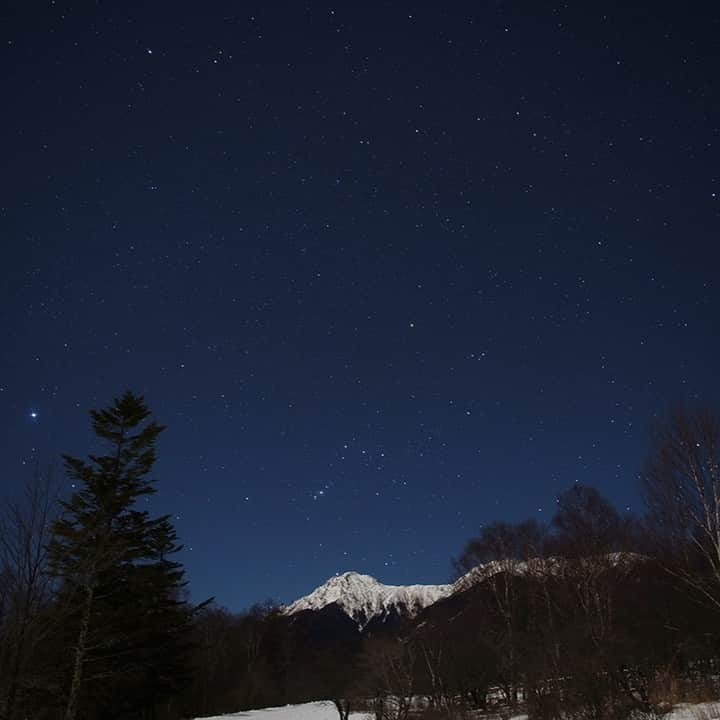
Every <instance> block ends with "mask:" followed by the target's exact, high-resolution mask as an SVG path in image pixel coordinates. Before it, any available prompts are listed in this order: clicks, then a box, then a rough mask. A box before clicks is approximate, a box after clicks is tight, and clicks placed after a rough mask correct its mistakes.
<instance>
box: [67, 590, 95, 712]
mask: <svg viewBox="0 0 720 720" xmlns="http://www.w3.org/2000/svg"><path fill="white" fill-rule="evenodd" d="M94 595H95V589H94V587H93V586H92V585H88V586H86V587H85V607H83V614H82V618H81V620H80V631H79V632H78V639H77V645H76V646H75V662H74V664H73V676H72V682H71V683H70V691H69V692H68V701H67V706H66V707H65V718H64V720H75V717H76V715H77V709H78V700H79V698H80V684H81V683H82V676H83V663H84V662H85V653H86V646H87V636H88V631H89V629H90V616H91V613H92V606H93V598H94Z"/></svg>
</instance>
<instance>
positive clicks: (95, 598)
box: [0, 392, 720, 720]
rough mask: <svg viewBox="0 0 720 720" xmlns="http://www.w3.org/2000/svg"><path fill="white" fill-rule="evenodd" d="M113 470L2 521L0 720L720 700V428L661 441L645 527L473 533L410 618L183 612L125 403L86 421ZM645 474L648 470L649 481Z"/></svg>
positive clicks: (589, 511)
mask: <svg viewBox="0 0 720 720" xmlns="http://www.w3.org/2000/svg"><path fill="white" fill-rule="evenodd" d="M91 422H92V430H93V433H94V435H95V439H96V442H95V443H94V444H93V445H92V447H93V448H96V447H97V446H98V444H101V445H102V446H103V448H104V449H103V450H102V453H103V454H89V455H88V457H87V458H86V459H80V458H75V457H69V456H67V457H65V458H64V464H65V472H66V473H67V476H68V477H69V478H70V479H71V480H72V481H73V485H74V492H73V493H72V494H71V495H69V496H68V497H58V495H57V491H56V487H55V485H54V484H53V481H52V477H51V476H50V474H48V473H45V472H42V471H40V469H38V470H37V471H36V472H35V473H34V474H33V476H32V477H30V478H28V480H27V483H26V487H25V491H24V493H23V494H22V495H21V496H20V497H15V498H7V499H6V502H5V503H4V506H3V514H2V521H1V524H0V720H21V719H23V720H24V719H28V720H29V719H33V720H35V719H36V720H61V719H62V720H93V719H94V718H98V720H99V719H100V718H102V720H114V719H116V718H117V719H121V718H123V719H124V718H127V719H128V720H130V719H138V720H141V719H142V720H172V719H175V718H193V717H201V716H204V715H213V714H219V713H225V712H227V713H230V712H237V711H240V710H243V709H248V708H259V707H268V706H275V705H283V704H287V703H296V702H305V701H309V700H317V699H328V700H333V701H334V702H335V705H336V707H337V711H338V717H339V718H340V719H341V720H347V718H348V716H349V713H350V712H351V711H355V710H365V711H368V712H371V713H374V715H375V717H376V718H377V720H405V719H406V718H407V719H410V718H421V717H422V718H427V719H428V720H430V719H431V718H435V719H436V720H440V719H441V718H476V717H499V716H502V715H503V713H506V712H510V711H516V710H517V711H522V712H525V713H527V715H528V716H529V718H531V719H533V720H551V719H553V718H568V719H569V718H578V719H581V718H582V719H585V718H587V719H588V720H590V719H592V720H610V719H616V720H621V719H623V718H655V717H660V716H662V715H663V714H664V713H666V712H667V711H669V710H670V709H671V708H672V707H673V706H674V705H675V704H677V703H679V702H683V701H701V700H706V699H717V697H718V693H719V691H720V688H719V687H718V684H719V682H720V681H719V680H718V658H719V657H720V469H719V463H720V419H719V418H718V416H717V414H715V413H714V412H713V410H712V409H708V408H704V407H700V406H698V407H684V408H677V409H676V410H674V411H673V412H672V413H670V414H669V415H668V417H667V418H666V419H665V421H664V422H662V423H660V424H658V425H657V426H656V427H654V428H653V430H652V441H651V450H650V453H649V456H648V458H647V459H646V461H645V463H644V465H643V466H642V472H641V474H640V483H641V492H642V497H643V499H644V502H645V506H644V508H643V512H642V513H641V514H628V513H623V512H620V511H618V510H617V509H616V508H615V507H614V506H613V505H612V504H611V503H610V502H609V501H608V500H607V499H606V498H604V497H603V495H602V494H601V493H600V492H599V491H598V490H597V489H595V488H593V487H590V486H586V485H582V484H575V485H573V486H572V487H570V488H568V489H567V490H565V491H564V492H562V493H561V494H560V495H559V496H558V498H557V504H556V508H555V513H554V516H553V517H552V520H551V521H550V522H549V523H548V524H546V525H544V524H541V523H539V522H537V521H536V520H534V519H531V520H527V521H523V522H518V523H509V522H504V521H498V522H495V523H492V524H489V525H485V526H484V527H482V528H480V529H479V530H478V532H477V534H476V535H475V536H474V537H471V538H469V539H468V540H467V542H466V543H465V546H464V547H463V548H460V549H459V552H458V555H457V557H456V558H455V559H454V560H452V566H453V568H454V572H455V578H456V579H458V582H460V583H461V586H459V587H458V591H457V592H455V593H453V594H452V595H451V596H450V597H448V598H446V599H444V600H441V601H438V602H437V603H434V604H433V605H431V606H429V607H427V608H426V609H425V610H424V611H423V612H421V613H420V614H419V615H417V616H416V617H412V618H410V617H408V618H404V617H396V618H393V619H392V621H391V622H386V623H382V624H375V625H368V626H367V627H365V628H364V629H362V631H361V630H359V629H358V627H357V626H356V625H355V624H354V623H353V622H352V621H350V619H349V618H347V616H344V615H342V613H333V611H332V608H330V609H329V610H328V611H327V612H325V613H312V612H308V613H300V614H298V615H296V616H287V615H284V614H283V613H282V611H281V608H279V607H274V606H273V605H272V604H265V605H257V606H254V607H252V608H249V609H248V610H246V611H244V612H241V613H233V612H230V611H228V610H226V609H224V608H223V607H222V606H220V605H219V604H217V603H215V602H214V601H211V600H208V601H206V602H203V603H200V604H193V603H191V602H190V600H189V593H188V588H187V583H186V580H185V576H184V570H183V567H182V564H181V563H180V562H178V561H177V560H176V557H177V555H176V553H177V551H178V549H179V548H180V544H179V540H178V538H177V535H176V532H175V529H174V528H173V525H172V523H171V520H170V517H169V516H168V515H160V516H157V517H154V516H152V515H151V514H150V513H149V512H148V511H147V510H145V509H143V508H144V504H141V502H140V501H141V500H143V499H144V498H145V497H146V496H149V495H151V494H153V493H154V492H155V487H154V485H153V481H152V480H151V478H150V473H151V470H152V467H153V464H154V462H155V460H156V441H157V438H158V436H159V435H160V434H161V433H162V432H163V430H164V428H163V427H162V426H161V425H159V424H158V423H157V422H155V420H153V419H152V415H151V412H150V409H149V408H148V407H147V405H146V403H145V401H144V399H143V398H142V397H139V396H137V395H134V394H132V393H130V392H128V393H125V394H124V395H122V396H121V397H119V398H118V399H116V400H115V401H114V402H113V403H112V404H111V405H110V406H109V407H107V408H105V409H102V410H97V411H93V412H92V413H91ZM641 462H642V458H639V459H638V464H639V465H640V464H641Z"/></svg>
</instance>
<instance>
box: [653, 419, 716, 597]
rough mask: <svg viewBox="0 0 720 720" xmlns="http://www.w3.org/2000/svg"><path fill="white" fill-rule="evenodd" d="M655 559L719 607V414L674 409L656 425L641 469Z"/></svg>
mask: <svg viewBox="0 0 720 720" xmlns="http://www.w3.org/2000/svg"><path fill="white" fill-rule="evenodd" d="M642 484H643V490H644V494H645V498H646V501H647V505H648V511H649V527H651V528H652V529H653V531H654V536H655V539H656V541H657V545H656V551H657V552H656V553H655V554H656V557H657V559H658V560H659V561H660V562H661V563H662V565H663V567H665V569H666V570H668V571H669V572H671V573H672V574H673V575H674V576H675V577H676V578H678V579H680V580H682V581H683V583H684V584H685V585H686V586H687V587H689V588H692V589H693V590H695V591H696V592H697V593H698V594H699V595H700V596H702V597H703V598H704V599H705V600H706V601H708V602H710V603H711V604H712V605H714V606H715V607H716V608H717V609H719V610H720V418H719V417H718V416H717V414H715V413H714V412H713V411H712V410H711V409H710V408H707V407H696V408H691V409H688V408H684V407H679V408H677V409H675V410H674V411H673V412H672V414H671V416H670V418H669V420H668V421H667V422H666V423H664V424H662V425H659V426H658V427H656V428H655V430H654V433H653V438H652V449H651V454H650V457H649V459H648V460H647V462H646V464H645V468H644V470H643V473H642Z"/></svg>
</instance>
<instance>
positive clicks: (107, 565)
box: [49, 392, 191, 720]
mask: <svg viewBox="0 0 720 720" xmlns="http://www.w3.org/2000/svg"><path fill="white" fill-rule="evenodd" d="M90 414H91V418H92V427H93V430H94V432H95V435H96V436H97V438H98V439H99V441H100V442H101V444H102V445H104V446H105V448H106V450H105V451H104V452H105V454H97V455H95V454H92V455H89V457H88V460H81V459H78V458H74V457H70V456H65V458H64V460H65V466H66V471H67V474H68V476H69V477H70V478H71V479H72V480H73V481H74V483H75V485H76V487H77V489H76V491H75V493H74V494H73V495H72V497H71V498H70V499H69V501H66V502H63V503H62V507H63V511H64V512H63V514H62V516H61V517H60V518H59V519H58V520H57V521H56V522H55V523H54V525H53V528H52V540H51V542H50V545H49V557H50V565H51V569H52V572H53V574H54V575H55V576H56V577H57V578H58V579H59V581H60V582H59V590H58V594H59V598H58V600H59V604H61V605H62V606H63V607H65V608H69V609H70V615H69V617H70V620H69V622H68V635H67V638H66V648H67V661H68V662H67V666H68V667H69V676H68V677H67V678H66V679H65V687H66V690H65V694H64V698H63V703H64V707H65V711H64V718H65V720H75V718H76V717H77V716H78V714H79V712H80V710H81V709H83V714H87V712H90V713H92V712H94V713H99V712H102V716H103V717H104V718H112V717H124V718H125V717H135V716H139V715H140V714H141V713H143V712H145V713H147V712H148V709H149V708H151V707H152V706H153V705H154V704H155V703H156V702H157V701H158V700H159V699H161V698H163V697H167V696H168V695H171V694H173V693H174V692H177V691H178V690H179V686H180V684H181V683H182V682H183V680H184V661H185V655H186V649H187V648H186V646H185V637H186V633H187V630H188V625H189V622H190V616H191V611H190V609H189V607H188V605H187V604H186V603H185V602H184V601H183V600H182V589H183V569H182V566H181V565H180V564H179V563H177V562H173V561H172V560H171V559H170V558H171V556H172V554H173V553H175V552H176V551H177V550H179V549H180V548H179V546H178V544H177V538H176V534H175V531H174V529H173V527H172V524H171V523H170V520H169V516H167V515H165V516H161V517H157V518H152V517H151V516H150V513H149V512H148V511H147V510H146V509H143V508H141V507H138V501H140V500H144V499H145V498H146V497H147V496H149V495H151V494H153V493H154V492H155V488H154V486H153V481H152V480H151V479H150V478H149V473H150V471H151V469H152V467H153V464H154V462H155V457H156V455H155V445H156V441H157V438H158V436H159V434H160V433H161V432H162V430H163V429H164V428H163V427H161V426H160V425H158V424H157V423H156V422H155V421H154V420H151V419H150V411H149V410H148V408H147V406H146V404H145V401H144V399H143V398H142V397H139V396H136V395H134V394H132V393H131V392H126V393H125V394H124V395H123V396H122V397H120V398H118V399H116V400H115V401H114V403H113V404H112V405H111V406H110V407H108V408H106V409H104V410H93V411H91V413H90Z"/></svg>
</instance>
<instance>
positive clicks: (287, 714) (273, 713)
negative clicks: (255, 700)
mask: <svg viewBox="0 0 720 720" xmlns="http://www.w3.org/2000/svg"><path fill="white" fill-rule="evenodd" d="M339 717H340V716H339V715H338V711H337V710H336V709H335V706H334V705H333V704H332V703H331V702H312V703H305V704H304V705H285V707H276V708H266V709H265V710H245V711H243V712H239V713H233V714H232V715H216V716H215V717H213V718H203V720H221V718H222V720H234V719H235V718H238V719H240V718H248V720H338V718H339ZM350 717H351V718H352V720H372V717H373V716H372V715H368V714H367V713H350Z"/></svg>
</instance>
